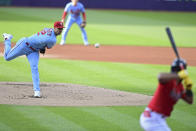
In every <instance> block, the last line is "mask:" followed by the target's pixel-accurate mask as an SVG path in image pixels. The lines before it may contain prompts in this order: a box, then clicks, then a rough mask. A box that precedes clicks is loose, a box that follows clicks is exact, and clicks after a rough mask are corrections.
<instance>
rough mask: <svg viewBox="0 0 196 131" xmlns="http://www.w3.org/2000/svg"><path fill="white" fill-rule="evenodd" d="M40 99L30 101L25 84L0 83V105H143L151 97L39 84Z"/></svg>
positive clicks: (83, 87)
mask: <svg viewBox="0 0 196 131" xmlns="http://www.w3.org/2000/svg"><path fill="white" fill-rule="evenodd" d="M40 88H41V92H42V98H32V97H31V96H32V95H33V85H32V84H31V83H28V82H23V83H21V82H20V83H19V82H0V104H14V105H41V106H129V105H130V106H131V105H146V104H148V102H149V100H150V99H151V96H146V95H141V94H136V93H130V92H125V91H117V90H111V89H105V88H97V87H90V86H83V85H75V84H62V83H41V84H40Z"/></svg>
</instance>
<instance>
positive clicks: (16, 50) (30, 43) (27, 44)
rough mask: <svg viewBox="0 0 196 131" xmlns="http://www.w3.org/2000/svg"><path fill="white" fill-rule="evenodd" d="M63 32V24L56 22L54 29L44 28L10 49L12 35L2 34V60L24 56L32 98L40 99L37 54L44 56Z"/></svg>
mask: <svg viewBox="0 0 196 131" xmlns="http://www.w3.org/2000/svg"><path fill="white" fill-rule="evenodd" d="M62 31H63V23H62V22H60V21H57V22H55V23H54V28H45V29H44V30H42V31H41V32H38V33H37V34H34V35H32V36H30V37H26V38H25V37H24V38H22V39H20V40H19V41H18V42H17V43H16V45H15V46H14V47H13V48H12V49H11V39H12V37H13V36H12V35H11V34H7V33H4V34H3V37H4V44H5V49H4V59H5V60H7V61H10V60H13V59H15V58H16V57H18V56H22V55H26V57H27V59H28V61H29V63H30V66H31V73H32V80H33V89H34V97H36V98H39V97H41V94H40V87H39V83H40V80H39V72H38V62H39V52H40V53H42V54H44V53H45V50H46V48H47V49H50V48H52V47H53V46H54V45H55V43H56V36H58V35H60V34H61V32H62Z"/></svg>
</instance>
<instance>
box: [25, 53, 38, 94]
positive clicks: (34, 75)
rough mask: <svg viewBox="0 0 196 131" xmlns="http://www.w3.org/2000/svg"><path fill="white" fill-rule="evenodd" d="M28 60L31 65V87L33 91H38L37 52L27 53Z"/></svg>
mask: <svg viewBox="0 0 196 131" xmlns="http://www.w3.org/2000/svg"><path fill="white" fill-rule="evenodd" d="M27 58H28V61H29V63H30V66H31V73H32V80H33V89H34V91H40V87H39V83H40V80H39V71H38V63H39V52H33V53H30V54H28V55H27Z"/></svg>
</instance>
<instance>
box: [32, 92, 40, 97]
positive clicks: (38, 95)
mask: <svg viewBox="0 0 196 131" xmlns="http://www.w3.org/2000/svg"><path fill="white" fill-rule="evenodd" d="M33 97H34V98H41V93H40V91H34V96H33Z"/></svg>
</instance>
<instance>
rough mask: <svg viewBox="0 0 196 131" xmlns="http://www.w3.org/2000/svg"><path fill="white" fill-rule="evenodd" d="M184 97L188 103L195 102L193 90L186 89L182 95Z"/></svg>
mask: <svg viewBox="0 0 196 131" xmlns="http://www.w3.org/2000/svg"><path fill="white" fill-rule="evenodd" d="M182 99H183V100H184V101H185V102H187V103H188V104H193V92H192V90H187V89H186V90H185V92H184V93H183V95H182Z"/></svg>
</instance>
